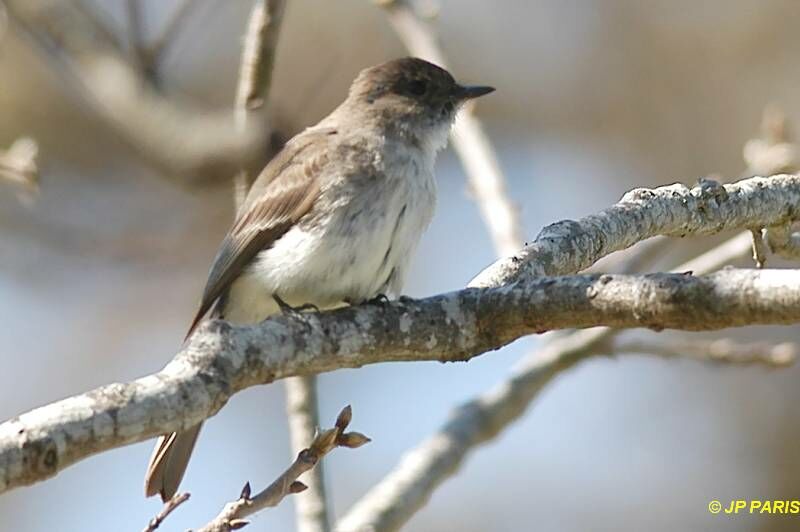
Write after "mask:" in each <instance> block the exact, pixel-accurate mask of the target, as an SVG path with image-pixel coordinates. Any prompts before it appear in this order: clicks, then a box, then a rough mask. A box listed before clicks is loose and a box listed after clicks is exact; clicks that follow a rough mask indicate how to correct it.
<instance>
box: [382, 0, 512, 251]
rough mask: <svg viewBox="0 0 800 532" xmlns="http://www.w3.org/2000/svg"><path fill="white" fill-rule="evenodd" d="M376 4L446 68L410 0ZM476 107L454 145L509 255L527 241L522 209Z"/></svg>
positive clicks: (419, 50)
mask: <svg viewBox="0 0 800 532" xmlns="http://www.w3.org/2000/svg"><path fill="white" fill-rule="evenodd" d="M376 3H377V4H378V5H380V6H381V7H383V8H385V9H386V12H387V14H388V17H389V22H390V23H391V24H392V26H393V27H394V29H395V31H396V32H397V35H398V36H399V37H400V39H401V40H402V41H403V44H404V45H405V46H406V48H407V49H408V51H409V52H410V53H411V54H412V55H415V56H417V57H421V58H423V59H427V60H428V61H431V62H432V63H435V64H437V65H439V66H442V67H444V68H447V62H446V61H445V58H444V54H443V53H442V50H441V48H440V47H439V45H438V43H437V42H436V34H435V32H434V31H433V28H431V26H430V24H429V23H428V22H427V21H425V20H423V19H422V18H421V17H420V16H418V15H417V13H416V12H415V11H414V8H413V7H412V6H411V5H410V3H409V2H407V1H405V0H389V1H387V0H376ZM473 106H474V104H469V105H468V106H467V108H465V109H463V110H462V111H461V112H460V113H459V116H458V119H457V121H456V125H455V127H454V128H453V134H452V136H451V137H452V142H453V147H454V148H455V150H456V152H457V153H458V157H459V159H460V160H461V164H462V165H463V166H464V170H465V171H466V173H467V177H468V178H469V187H470V191H471V192H472V194H473V195H474V197H475V200H476V201H477V203H478V206H479V208H480V211H481V215H482V216H483V221H484V223H485V224H486V226H487V227H488V228H489V232H490V235H491V237H492V242H494V246H495V249H496V251H497V253H498V254H499V255H508V254H510V253H514V252H515V251H518V250H519V248H520V247H521V246H522V244H523V243H524V237H523V233H522V226H521V224H520V223H519V212H518V208H517V206H516V205H514V204H513V203H512V202H511V200H510V199H509V197H508V193H507V192H506V180H505V178H504V177H503V172H502V170H501V169H500V163H499V161H498V160H497V155H496V154H495V151H494V148H493V147H492V144H491V142H490V141H489V137H487V135H486V133H485V131H484V129H483V125H482V124H481V122H480V121H479V120H478V119H477V118H476V117H475V115H474V113H473Z"/></svg>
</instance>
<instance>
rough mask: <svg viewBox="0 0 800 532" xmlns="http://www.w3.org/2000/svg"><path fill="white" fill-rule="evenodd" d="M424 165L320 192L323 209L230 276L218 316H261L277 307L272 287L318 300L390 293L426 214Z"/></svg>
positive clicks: (428, 183)
mask: <svg viewBox="0 0 800 532" xmlns="http://www.w3.org/2000/svg"><path fill="white" fill-rule="evenodd" d="M430 166H431V165H428V164H413V165H410V166H409V168H408V173H407V174H406V175H403V176H402V177H394V178H391V179H385V178H380V179H378V178H373V179H372V183H371V185H370V186H366V187H364V186H362V187H360V188H358V193H357V194H356V193H355V192H354V190H352V189H350V188H348V187H346V186H345V187H343V188H342V189H341V190H339V191H338V193H337V194H334V195H331V196H329V197H328V198H327V199H324V201H331V203H330V204H329V205H328V206H329V208H328V209H325V212H328V213H329V214H328V215H327V216H325V217H323V218H321V219H319V220H318V223H316V224H315V225H313V226H310V227H309V226H305V227H304V226H303V224H298V225H296V226H294V227H292V228H291V229H290V230H289V231H287V232H286V234H285V235H283V236H282V237H281V238H279V239H278V240H277V241H276V242H275V243H274V245H273V246H272V247H271V248H269V249H267V250H264V251H262V252H260V253H259V254H258V255H257V257H256V258H255V260H254V261H253V263H252V264H251V265H250V267H249V268H248V269H247V270H246V271H245V272H244V273H243V274H242V275H241V276H240V277H239V279H237V280H236V281H235V282H234V283H233V285H232V286H231V291H230V294H229V297H228V300H227V304H226V306H225V309H224V310H223V315H224V317H225V318H226V319H228V320H231V321H234V322H240V323H254V322H258V321H261V320H263V319H264V318H266V317H268V316H269V315H271V314H274V313H276V312H277V311H278V307H277V304H276V303H275V302H274V300H273V298H272V296H273V294H277V295H279V296H280V297H281V298H282V299H284V300H285V301H286V302H287V303H289V304H290V305H292V306H299V305H302V304H304V303H312V304H314V305H317V306H318V307H320V308H331V307H335V306H339V305H341V304H343V303H344V302H360V301H363V300H366V299H370V298H373V297H375V296H376V295H378V294H381V293H383V294H387V295H389V294H397V293H398V292H399V290H400V289H401V287H402V283H403V280H404V277H405V274H406V271H407V269H408V265H409V262H410V259H411V256H412V254H413V252H414V251H415V249H416V246H417V243H418V242H419V238H420V236H421V235H422V233H423V231H424V229H425V228H426V227H427V225H428V223H429V222H430V219H431V217H432V215H433V210H434V206H435V200H436V187H435V183H434V180H433V175H432V171H431V168H430ZM362 184H363V183H362Z"/></svg>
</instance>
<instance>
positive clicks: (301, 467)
mask: <svg viewBox="0 0 800 532" xmlns="http://www.w3.org/2000/svg"><path fill="white" fill-rule="evenodd" d="M352 415H353V414H352V409H351V408H350V407H349V406H347V407H345V408H344V409H343V410H342V411H341V412H340V413H339V416H338V417H337V418H336V425H335V426H334V428H332V429H328V430H325V431H322V432H320V433H319V434H318V435H317V436H316V437H315V438H314V440H313V441H312V442H311V444H310V445H309V446H308V447H307V448H305V449H303V450H301V451H300V452H299V453H298V454H297V458H296V459H295V461H294V462H293V463H292V465H290V466H289V468H288V469H287V470H286V471H284V472H283V474H281V475H280V476H279V477H278V478H277V479H276V480H275V481H274V482H273V483H272V484H270V485H269V486H267V488H265V489H264V490H263V491H261V492H260V493H258V494H257V495H255V496H254V497H251V496H250V483H249V482H248V483H247V484H245V486H244V488H243V489H242V493H241V495H240V496H239V498H238V499H237V500H235V501H233V502H230V503H228V504H226V505H225V508H223V510H222V511H221V512H220V514H219V515H218V516H217V517H215V518H214V520H213V521H211V522H210V523H209V524H207V525H206V526H204V527H203V528H202V529H200V531H199V532H229V531H230V530H238V529H240V528H242V527H243V526H245V525H246V524H247V521H245V520H244V518H245V517H247V516H248V515H252V514H254V513H256V512H258V511H260V510H263V509H264V508H269V507H273V506H277V505H278V504H280V502H281V501H282V500H283V499H284V498H285V497H286V496H287V495H290V494H292V493H302V492H303V491H304V490H305V489H306V485H305V484H303V483H302V482H300V481H298V480H297V479H298V477H300V475H302V474H303V473H305V472H307V471H313V470H314V469H315V467H314V466H316V465H317V464H318V463H319V461H320V460H322V458H323V457H324V456H325V455H326V454H328V453H329V452H331V451H332V450H333V449H335V448H336V447H349V448H351V449H353V448H356V447H361V446H362V445H364V444H365V443H368V442H369V441H370V439H369V438H367V437H366V436H364V435H363V434H361V433H358V432H344V430H345V429H346V428H347V426H348V425H349V424H350V420H351V418H352Z"/></svg>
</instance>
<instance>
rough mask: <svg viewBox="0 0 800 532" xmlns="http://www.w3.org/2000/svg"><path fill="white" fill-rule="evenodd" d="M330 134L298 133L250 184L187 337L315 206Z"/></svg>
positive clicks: (221, 249) (323, 132)
mask: <svg viewBox="0 0 800 532" xmlns="http://www.w3.org/2000/svg"><path fill="white" fill-rule="evenodd" d="M335 134H336V130H334V129H324V130H320V129H316V130H310V131H307V132H304V133H301V134H300V135H298V136H297V137H295V138H293V139H292V140H291V141H289V142H288V143H287V144H286V146H285V147H284V148H283V150H281V151H280V152H279V153H278V154H277V155H276V156H275V157H274V158H273V159H272V161H270V163H269V164H268V165H267V166H266V167H265V168H264V170H263V171H262V172H261V174H260V175H259V177H258V179H256V181H255V182H254V183H253V186H252V187H251V189H250V192H249V193H248V195H247V199H246V200H245V204H244V208H243V209H242V212H241V214H240V215H239V217H238V218H237V219H236V220H235V221H234V224H233V226H232V227H231V229H230V231H229V232H228V234H227V235H226V236H225V239H224V240H223V241H222V245H221V246H220V249H219V252H218V253H217V256H216V258H215V259H214V263H213V265H212V266H211V271H210V272H209V275H208V281H207V282H206V287H205V290H203V297H202V300H201V302H200V308H199V309H198V310H197V314H196V315H195V317H194V320H193V321H192V325H191V326H190V327H189V332H188V333H187V334H186V337H187V338H188V337H189V336H190V335H191V334H192V332H193V331H194V329H195V328H196V327H197V324H198V323H200V321H201V320H202V319H203V317H204V316H205V315H206V314H207V313H208V311H209V310H210V309H211V308H212V306H213V305H214V303H215V302H216V301H217V300H218V299H219V298H220V297H221V296H222V295H224V294H225V292H226V291H227V290H228V289H229V288H230V285H231V284H232V283H233V281H234V280H236V278H237V277H239V275H240V274H241V273H242V271H243V270H244V269H245V268H246V267H247V266H248V265H249V264H250V262H251V261H252V260H253V258H254V257H255V256H256V255H257V254H258V253H259V252H260V251H261V250H264V249H268V248H269V247H270V246H271V245H272V244H273V243H274V242H275V241H276V240H278V239H279V238H280V237H281V236H283V234H284V233H286V231H288V230H289V229H290V228H291V227H292V226H293V225H294V224H295V223H297V222H298V221H299V220H300V218H302V217H303V215H305V214H306V213H307V212H308V211H309V210H310V209H311V207H312V205H313V204H314V200H316V198H317V196H318V194H319V190H320V185H321V183H320V179H319V176H320V174H321V173H322V170H323V169H324V167H325V165H326V164H327V162H328V160H329V157H328V155H329V147H330V145H331V140H332V137H333V136H334V135H335Z"/></svg>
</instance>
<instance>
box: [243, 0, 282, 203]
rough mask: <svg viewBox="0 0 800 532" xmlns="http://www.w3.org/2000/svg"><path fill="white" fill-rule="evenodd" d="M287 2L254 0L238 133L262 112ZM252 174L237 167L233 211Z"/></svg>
mask: <svg viewBox="0 0 800 532" xmlns="http://www.w3.org/2000/svg"><path fill="white" fill-rule="evenodd" d="M285 7H286V3H285V1H284V0H256V1H255V3H254V4H253V9H252V11H251V12H250V20H249V22H248V24H247V31H246V32H245V36H244V45H243V48H242V59H241V65H240V67H239V82H238V84H237V88H236V103H235V105H234V122H235V124H236V130H237V131H238V132H239V134H240V135H242V136H245V137H246V135H247V131H248V126H249V125H251V122H252V120H251V118H252V116H253V114H254V113H258V112H261V111H262V110H263V108H264V105H265V102H266V101H267V98H268V97H269V90H270V87H271V85H272V70H273V67H274V64H275V50H276V48H277V45H278V35H279V33H280V25H281V22H282V20H283V12H284V10H285ZM254 179H255V176H253V175H248V173H247V172H246V171H245V170H243V169H242V170H240V171H239V172H238V173H237V174H236V177H235V178H234V201H235V204H236V210H237V212H238V210H239V209H240V208H241V206H242V205H243V204H244V199H245V196H247V191H248V189H249V188H250V184H251V183H252V182H253V180H254Z"/></svg>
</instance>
